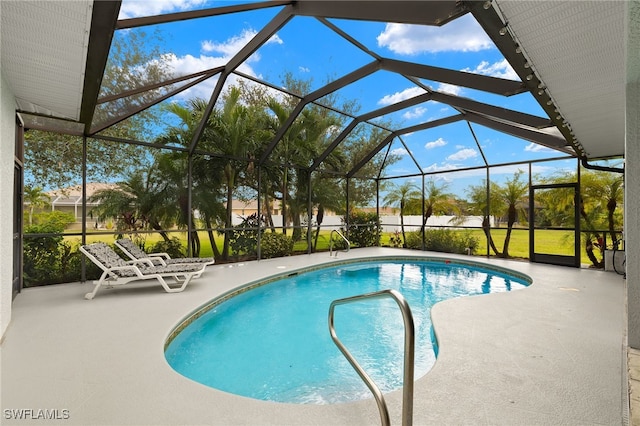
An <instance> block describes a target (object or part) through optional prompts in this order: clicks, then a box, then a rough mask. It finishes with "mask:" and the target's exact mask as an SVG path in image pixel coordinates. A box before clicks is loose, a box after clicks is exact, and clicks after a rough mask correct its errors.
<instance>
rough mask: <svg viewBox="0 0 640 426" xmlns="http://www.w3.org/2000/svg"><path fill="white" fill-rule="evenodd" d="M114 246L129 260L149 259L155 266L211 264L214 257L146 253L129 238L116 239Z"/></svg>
mask: <svg viewBox="0 0 640 426" xmlns="http://www.w3.org/2000/svg"><path fill="white" fill-rule="evenodd" d="M115 244H116V246H117V247H118V248H119V249H120V250H122V252H123V253H124V254H125V255H127V256H128V257H129V258H130V259H131V260H141V259H150V260H151V262H153V264H154V265H156V266H160V265H162V266H166V265H185V264H198V265H200V264H204V265H213V264H214V263H215V259H214V258H213V257H177V258H171V256H169V254H167V253H146V252H145V251H144V250H142V249H141V248H140V247H138V246H137V245H136V244H135V243H134V242H133V241H131V240H130V239H129V238H122V239H119V240H116V242H115Z"/></svg>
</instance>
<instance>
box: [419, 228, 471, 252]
mask: <svg viewBox="0 0 640 426" xmlns="http://www.w3.org/2000/svg"><path fill="white" fill-rule="evenodd" d="M478 244H479V242H478V238H476V237H474V236H472V235H471V234H470V233H469V232H466V231H454V230H451V229H429V230H427V231H425V250H430V251H439V252H444V253H457V254H467V250H468V249H469V254H473V253H475V251H476V249H477V248H478ZM407 247H408V248H412V249H422V233H421V232H420V231H415V232H410V233H408V234H407Z"/></svg>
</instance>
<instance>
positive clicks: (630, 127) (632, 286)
mask: <svg viewBox="0 0 640 426" xmlns="http://www.w3.org/2000/svg"><path fill="white" fill-rule="evenodd" d="M627 12H628V21H627V31H626V33H627V82H626V83H627V86H626V94H627V100H626V108H627V109H626V139H625V165H626V166H625V182H624V190H625V194H624V209H625V211H624V238H625V250H626V254H627V264H626V272H627V312H628V343H629V346H630V347H632V348H636V349H640V263H639V262H638V261H637V256H638V253H640V52H639V49H640V1H637V0H636V1H632V2H628V3H627Z"/></svg>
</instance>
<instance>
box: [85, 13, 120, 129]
mask: <svg viewBox="0 0 640 426" xmlns="http://www.w3.org/2000/svg"><path fill="white" fill-rule="evenodd" d="M118 13H120V1H94V2H93V10H92V11H91V31H90V32H89V44H88V47H87V62H86V66H85V71H84V72H85V74H84V82H83V87H82V102H81V105H80V115H79V119H80V120H79V121H80V122H81V123H84V133H85V134H87V133H89V130H90V128H91V122H92V121H93V116H94V114H95V111H96V102H97V99H98V95H99V94H100V85H101V84H102V79H103V77H104V70H105V68H106V66H107V59H108V58H109V50H110V48H111V40H112V39H113V34H114V33H115V29H114V28H115V23H116V21H117V20H118Z"/></svg>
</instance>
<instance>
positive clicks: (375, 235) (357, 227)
mask: <svg viewBox="0 0 640 426" xmlns="http://www.w3.org/2000/svg"><path fill="white" fill-rule="evenodd" d="M344 221H345V220H344V218H343V222H344ZM380 231H381V227H380V220H379V219H378V215H377V214H375V213H365V212H352V213H351V214H350V215H349V232H348V233H345V236H346V237H347V239H348V240H349V242H350V243H351V245H352V246H353V245H355V246H358V247H375V246H377V245H379V243H380ZM343 233H344V231H343ZM336 245H337V246H339V245H340V243H337V244H336Z"/></svg>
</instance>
